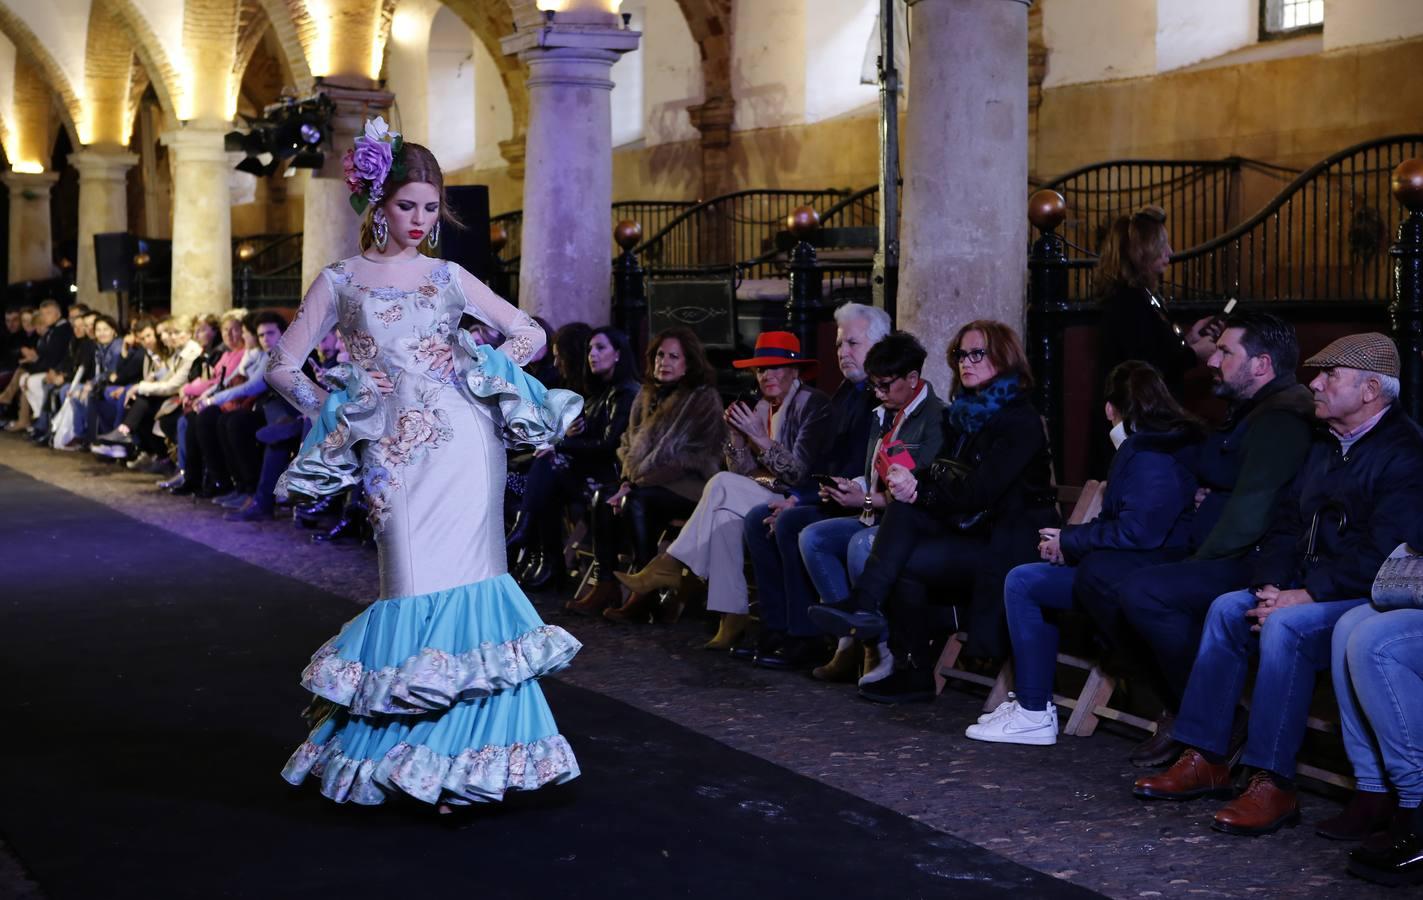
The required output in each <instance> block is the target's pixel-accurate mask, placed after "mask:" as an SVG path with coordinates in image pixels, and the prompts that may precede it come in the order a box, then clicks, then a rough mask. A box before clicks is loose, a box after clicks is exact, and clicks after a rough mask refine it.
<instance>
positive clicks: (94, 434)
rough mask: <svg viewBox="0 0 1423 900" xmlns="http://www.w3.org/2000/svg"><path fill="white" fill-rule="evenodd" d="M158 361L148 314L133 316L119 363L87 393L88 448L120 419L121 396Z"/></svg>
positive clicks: (86, 438) (152, 323)
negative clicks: (134, 317)
mask: <svg viewBox="0 0 1423 900" xmlns="http://www.w3.org/2000/svg"><path fill="white" fill-rule="evenodd" d="M160 364H161V363H160V361H159V358H158V330H157V329H156V328H155V327H154V322H153V320H152V319H151V318H148V317H147V316H141V317H139V318H136V319H134V320H133V321H132V322H130V323H129V330H128V333H127V334H125V335H124V337H123V341H122V346H121V347H120V350H119V359H118V364H117V365H116V366H115V367H114V370H113V371H112V372H110V373H109V374H108V375H107V376H105V377H104V378H103V379H101V381H100V383H99V384H96V385H94V390H93V391H91V392H90V393H89V410H88V413H87V415H86V416H85V418H86V420H87V421H86V422H85V431H84V443H86V444H88V445H89V449H90V450H93V449H94V445H95V443H96V441H97V440H98V437H99V435H101V434H103V433H104V432H106V431H109V430H111V429H113V428H114V427H115V426H116V425H118V424H119V422H120V421H121V420H122V419H123V414H124V396H125V395H126V394H127V393H128V389H129V387H130V386H131V385H134V384H137V383H138V382H140V381H142V380H144V379H145V378H147V377H149V376H150V375H152V374H153V373H154V372H156V371H157V369H158V367H159V365H160Z"/></svg>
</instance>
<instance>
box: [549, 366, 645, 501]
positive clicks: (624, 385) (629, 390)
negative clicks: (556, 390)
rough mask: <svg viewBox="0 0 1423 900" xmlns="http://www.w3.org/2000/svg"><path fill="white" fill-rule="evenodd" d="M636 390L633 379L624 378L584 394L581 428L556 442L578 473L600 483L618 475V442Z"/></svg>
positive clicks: (626, 421) (634, 398)
mask: <svg viewBox="0 0 1423 900" xmlns="http://www.w3.org/2000/svg"><path fill="white" fill-rule="evenodd" d="M637 390H638V387H637V382H636V381H624V382H620V383H617V384H606V385H603V386H602V387H601V389H600V390H598V391H597V392H596V393H592V392H590V394H589V396H588V397H586V398H584V399H585V402H584V404H583V430H582V431H581V432H579V433H578V434H576V435H574V436H573V437H566V438H564V439H563V440H562V441H561V442H559V445H558V452H559V453H561V454H563V455H564V456H567V457H569V458H570V459H571V460H572V461H573V466H574V469H575V470H576V471H577V472H578V473H579V474H580V475H584V476H586V477H588V478H595V479H597V480H598V481H599V482H602V483H606V482H610V481H612V480H613V479H615V478H617V475H618V444H620V443H621V442H622V439H623V432H624V431H627V427H628V417H629V416H631V415H632V405H633V403H634V402H635V401H636V400H637Z"/></svg>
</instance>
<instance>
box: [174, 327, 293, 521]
mask: <svg viewBox="0 0 1423 900" xmlns="http://www.w3.org/2000/svg"><path fill="white" fill-rule="evenodd" d="M218 328H219V332H220V333H221V335H222V345H223V349H224V352H223V354H222V355H221V356H219V357H218V359H217V362H216V363H215V364H214V365H213V367H212V370H211V372H210V373H209V374H208V376H207V377H206V378H202V379H197V380H195V381H190V382H188V384H187V385H186V386H185V387H184V388H183V396H184V401H185V402H184V409H185V411H184V413H183V416H182V418H181V419H180V420H179V424H178V428H177V444H178V469H179V472H178V475H177V476H175V477H174V478H173V479H171V480H169V481H165V482H162V483H161V484H160V485H159V486H160V487H162V488H164V489H165V490H168V491H170V492H172V493H174V494H178V495H187V494H199V495H202V496H209V497H212V496H217V495H218V494H223V493H227V491H226V490H224V488H226V487H227V486H228V485H229V484H230V483H231V478H230V476H229V475H228V474H227V465H226V462H225V461H224V460H221V459H213V460H211V463H212V464H211V465H209V462H210V460H209V457H208V454H209V453H213V454H217V455H220V454H221V452H222V449H221V444H220V439H219V438H218V436H217V435H218V419H219V417H220V416H221V415H222V406H221V404H212V403H206V402H204V401H206V400H207V399H208V398H210V397H212V396H214V395H215V394H217V393H218V392H219V391H223V390H226V389H227V388H229V387H233V386H235V385H239V384H243V383H245V382H247V381H248V380H250V379H251V378H252V377H253V376H254V375H259V374H261V369H260V368H258V366H259V365H262V364H265V362H266V360H265V358H264V357H263V356H262V354H261V351H260V349H259V348H258V346H257V333H256V331H255V330H254V329H255V328H256V324H255V321H254V319H253V317H252V314H251V313H249V312H247V311H246V310H245V309H231V310H228V311H227V312H226V313H223V316H222V320H221V321H220V322H219V325H218Z"/></svg>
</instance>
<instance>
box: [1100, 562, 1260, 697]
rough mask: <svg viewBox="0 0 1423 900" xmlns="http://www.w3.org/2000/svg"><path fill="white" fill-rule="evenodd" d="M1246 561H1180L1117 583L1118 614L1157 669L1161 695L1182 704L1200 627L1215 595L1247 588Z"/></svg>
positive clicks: (1145, 570) (1199, 635) (1199, 638)
mask: <svg viewBox="0 0 1423 900" xmlns="http://www.w3.org/2000/svg"><path fill="white" fill-rule="evenodd" d="M1249 583H1250V566H1249V564H1248V562H1247V560H1246V559H1243V558H1242V559H1210V560H1189V559H1188V560H1183V561H1181V562H1177V563H1171V564H1168V565H1161V566H1153V567H1151V568H1148V569H1142V570H1140V571H1137V572H1134V573H1132V574H1131V575H1129V576H1127V577H1126V578H1125V579H1123V580H1122V581H1121V582H1120V584H1118V586H1117V598H1118V602H1119V603H1120V605H1121V611H1122V615H1123V616H1124V617H1125V618H1126V621H1127V622H1128V623H1129V624H1130V626H1131V628H1132V629H1133V630H1134V631H1135V632H1136V633H1137V634H1139V635H1140V636H1141V637H1142V639H1143V640H1144V641H1145V643H1146V647H1147V649H1148V650H1149V651H1150V654H1151V658H1152V660H1153V662H1154V664H1155V665H1156V667H1157V668H1158V669H1159V670H1160V673H1161V677H1162V680H1163V683H1164V689H1165V691H1166V693H1167V695H1168V696H1164V697H1162V700H1163V701H1164V702H1165V703H1166V704H1167V706H1168V708H1169V709H1171V710H1172V711H1175V710H1176V709H1178V708H1179V707H1180V703H1181V697H1182V696H1184V695H1185V693H1186V682H1187V680H1188V679H1189V678H1190V677H1191V667H1192V666H1193V665H1194V664H1195V662H1196V651H1197V650H1198V649H1200V646H1201V629H1202V628H1203V627H1204V625H1205V621H1206V613H1207V612H1209V611H1210V608H1211V604H1212V603H1213V602H1215V598H1216V597H1219V596H1220V595H1221V594H1225V593H1229V592H1230V591H1238V590H1240V589H1242V588H1245V587H1248V586H1249Z"/></svg>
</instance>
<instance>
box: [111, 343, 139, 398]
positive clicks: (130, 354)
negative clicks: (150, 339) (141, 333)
mask: <svg viewBox="0 0 1423 900" xmlns="http://www.w3.org/2000/svg"><path fill="white" fill-rule="evenodd" d="M119 346H120V351H119V362H118V365H116V366H114V370H113V371H112V372H110V373H109V377H108V378H107V379H106V381H107V383H108V384H109V385H121V386H124V387H127V386H128V385H130V384H137V383H138V382H140V381H142V380H143V375H144V372H143V364H144V362H145V361H146V360H147V359H148V351H147V350H145V349H143V345H142V344H134V345H133V346H132V347H129V348H128V349H127V350H124V349H122V347H123V341H122V340H120V341H119Z"/></svg>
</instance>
